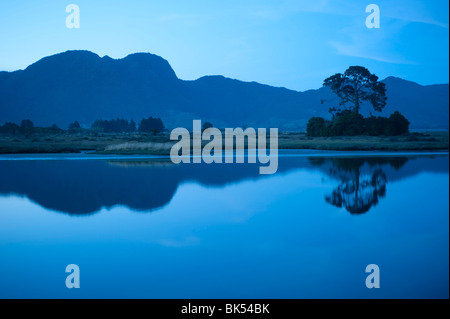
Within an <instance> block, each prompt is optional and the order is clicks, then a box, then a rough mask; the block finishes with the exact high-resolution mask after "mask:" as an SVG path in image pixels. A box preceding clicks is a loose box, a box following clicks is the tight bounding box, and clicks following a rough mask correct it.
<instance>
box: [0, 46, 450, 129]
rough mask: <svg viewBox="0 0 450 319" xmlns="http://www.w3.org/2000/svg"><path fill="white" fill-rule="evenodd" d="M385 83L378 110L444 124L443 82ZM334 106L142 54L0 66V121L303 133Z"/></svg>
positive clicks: (74, 54)
mask: <svg viewBox="0 0 450 319" xmlns="http://www.w3.org/2000/svg"><path fill="white" fill-rule="evenodd" d="M383 82H384V83H386V87H387V95H388V104H387V106H386V108H385V110H384V111H383V112H382V113H381V114H380V115H384V116H386V115H389V114H391V113H392V112H393V111H395V110H398V111H400V112H401V113H403V114H404V115H405V116H406V117H407V118H408V119H409V120H410V121H411V128H412V129H448V84H435V85H427V86H423V85H420V84H418V83H415V82H411V81H407V80H404V79H401V78H397V77H393V76H390V77H387V78H386V79H384V80H383ZM334 104H336V97H335V96H334V95H333V93H332V92H331V91H330V90H329V89H328V88H325V87H321V88H318V89H311V90H307V91H303V92H301V91H295V90H291V89H288V88H285V87H273V86H270V85H267V84H261V83H258V82H255V81H252V82H245V81H241V80H237V79H231V78H227V77H224V76H221V75H206V76H202V77H200V78H198V79H196V80H182V79H180V78H178V76H177V75H176V72H175V71H174V70H173V68H172V67H171V66H170V63H169V62H168V61H167V60H165V59H164V58H162V57H160V56H158V55H155V54H151V53H145V52H138V53H133V54H130V55H127V56H126V57H124V58H120V59H113V58H111V57H109V56H107V55H105V56H103V57H100V56H99V55H97V54H96V53H93V52H91V51H87V50H70V51H66V52H62V53H58V54H55V55H52V56H48V57H44V58H42V59H40V60H38V61H36V62H35V63H32V64H31V65H29V66H28V67H27V68H25V69H24V70H17V71H13V72H6V71H3V72H0V123H2V122H7V121H11V122H20V121H21V120H22V119H24V118H29V119H31V120H32V121H33V122H35V123H36V124H37V125H52V124H57V125H59V126H61V127H67V125H68V124H69V123H70V122H73V121H75V120H78V121H79V122H80V123H81V124H82V125H85V126H89V125H90V124H91V123H92V122H93V121H95V120H96V119H99V118H103V119H109V118H117V117H121V118H128V119H130V118H133V119H135V120H136V121H139V120H140V119H141V118H143V117H148V116H150V115H151V116H158V117H161V118H162V119H163V121H164V123H165V124H166V126H167V127H168V128H173V127H176V126H183V127H190V126H192V120H193V119H202V120H203V121H210V122H212V123H213V124H214V125H215V126H217V127H225V126H228V127H230V126H231V127H236V126H253V127H278V128H280V129H281V130H287V131H295V130H296V131H301V130H304V129H305V127H306V123H307V121H308V119H309V118H310V117H312V116H322V117H327V118H328V117H329V114H328V109H329V107H331V106H332V105H334ZM364 109H365V110H364ZM362 113H363V114H365V115H367V114H368V113H369V111H368V107H365V108H364V107H363V112H362ZM374 113H376V112H374ZM378 114H379V113H376V114H374V115H378Z"/></svg>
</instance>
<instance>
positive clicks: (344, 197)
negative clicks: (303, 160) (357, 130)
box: [310, 157, 408, 214]
mask: <svg viewBox="0 0 450 319" xmlns="http://www.w3.org/2000/svg"><path fill="white" fill-rule="evenodd" d="M407 161H408V158H407V157H398V158H397V157H395V158H379V157H372V158H330V159H323V158H319V159H318V158H310V162H311V164H312V165H315V166H328V167H329V169H328V172H327V173H328V175H329V176H330V177H332V178H335V179H338V180H339V181H340V184H339V186H338V187H336V188H335V189H334V190H333V192H332V193H331V194H329V195H326V196H325V201H326V202H327V203H329V204H331V205H333V206H336V207H339V208H341V207H344V208H345V209H346V210H347V211H348V212H349V213H350V214H364V213H366V212H368V211H369V210H370V209H371V208H372V207H374V206H376V205H377V204H378V202H379V200H380V199H381V198H383V197H385V196H386V184H387V182H388V178H387V176H386V174H385V173H384V171H383V167H386V166H390V167H392V168H394V170H400V168H401V167H403V166H404V165H405V164H406V162H407Z"/></svg>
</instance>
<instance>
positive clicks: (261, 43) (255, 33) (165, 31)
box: [0, 0, 449, 91]
mask: <svg viewBox="0 0 450 319" xmlns="http://www.w3.org/2000/svg"><path fill="white" fill-rule="evenodd" d="M69 4H76V5H77V6H78V7H79V9H80V28H67V26H66V18H67V17H68V16H69V14H70V13H66V7H67V6H68V5H69ZM369 4H376V5H377V6H378V7H379V9H380V27H379V28H368V27H367V26H366V18H367V17H368V16H369V15H370V13H367V12H366V6H367V5H369ZM448 12H449V2H448V1H447V0H367V1H361V0H295V1H294V0H277V1H267V0H249V1H245V0H227V1H215V0H206V1H199V0H190V1H185V0H181V1H170V0H165V1H153V0H134V1H132V0H110V1H103V0H97V1H94V0H67V1H64V0H41V1H24V0H14V1H0V70H1V71H14V70H18V69H25V68H26V67H27V66H28V65H30V64H32V63H34V62H36V61H38V60H39V59H41V58H43V57H45V56H49V55H52V54H56V53H60V52H64V51H67V50H89V51H92V52H95V53H97V54H98V55H99V56H104V55H108V56H110V57H112V58H115V59H119V58H123V57H125V56H127V55H128V54H131V53H135V52H150V53H153V54H157V55H159V56H161V57H163V58H164V59H166V60H167V61H168V62H169V63H170V65H171V66H172V68H173V69H174V71H175V73H176V74H177V76H178V77H179V78H181V79H183V80H195V79H197V78H199V77H202V76H205V75H223V76H226V77H230V78H234V79H239V80H243V81H256V82H260V83H264V84H269V85H273V86H279V87H286V88H289V89H293V90H298V91H304V90H308V89H316V88H319V87H321V86H322V83H323V80H324V79H325V78H326V77H328V76H330V75H333V74H335V73H342V72H344V71H345V70H346V69H347V68H348V67H349V66H351V65H362V66H365V67H367V68H368V69H369V70H370V71H371V72H372V73H375V74H376V75H378V76H379V77H380V78H381V79H383V78H386V77H388V76H396V77H400V78H403V79H406V80H410V81H414V82H417V83H419V84H422V85H429V84H440V83H448V82H449V80H448V79H449V61H448V60H449V13H448Z"/></svg>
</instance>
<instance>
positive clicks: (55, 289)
mask: <svg viewBox="0 0 450 319" xmlns="http://www.w3.org/2000/svg"><path fill="white" fill-rule="evenodd" d="M377 155H378V156H372V155H371V156H369V155H367V153H366V154H364V153H353V154H349V153H346V155H345V156H343V155H342V154H339V153H317V152H315V153H314V152H290V153H283V155H281V156H280V158H279V169H278V172H277V173H276V174H275V175H269V176H268V175H259V174H258V169H259V164H232V165H231V164H222V165H220V164H211V165H206V164H181V165H172V164H171V163H170V162H169V161H167V160H164V159H145V158H140V157H136V158H133V159H125V158H120V157H108V158H102V159H99V158H96V159H90V160H81V159H84V158H85V156H84V157H79V156H66V155H64V156H61V155H58V156H35V157H34V158H30V157H29V156H14V157H11V156H2V157H0V297H1V298H54V297H55V298H431V297H434V298H448V297H449V214H448V209H449V197H448V192H449V173H448V171H449V159H448V155H447V154H443V155H436V154H435V155H430V154H429V155H417V154H416V155H414V154H395V155H392V154H381V153H378V154H377ZM72 263H73V264H77V265H78V266H79V267H80V274H81V276H80V277H81V288H80V289H67V288H66V286H65V279H66V276H67V275H68V274H67V273H65V268H66V266H67V265H68V264H72ZM368 264H377V265H378V266H379V267H380V285H381V287H380V288H379V289H368V288H366V286H365V279H366V276H367V275H368V274H367V273H366V272H365V268H366V266H367V265H368Z"/></svg>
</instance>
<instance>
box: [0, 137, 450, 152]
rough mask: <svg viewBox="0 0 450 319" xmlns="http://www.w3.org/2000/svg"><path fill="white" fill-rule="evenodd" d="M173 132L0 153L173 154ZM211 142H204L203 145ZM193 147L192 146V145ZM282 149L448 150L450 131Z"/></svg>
mask: <svg viewBox="0 0 450 319" xmlns="http://www.w3.org/2000/svg"><path fill="white" fill-rule="evenodd" d="M176 142H177V141H171V140H170V133H169V132H166V131H165V132H161V133H135V132H133V133H97V132H94V133H93V132H89V131H86V132H83V131H80V132H77V133H68V132H66V133H33V134H31V135H21V134H17V135H8V134H0V154H38V153H82V152H91V153H95V154H117V155H134V154H145V155H169V154H170V149H171V147H172V145H174V144H175V143H176ZM208 142H209V141H203V143H202V144H203V145H205V144H207V143H208ZM191 145H192V143H191ZM278 149H310V150H329V151H448V150H449V132H448V131H430V132H410V133H407V134H403V135H398V136H367V135H359V136H333V137H311V136H307V135H306V133H303V132H280V133H279V135H278Z"/></svg>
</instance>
